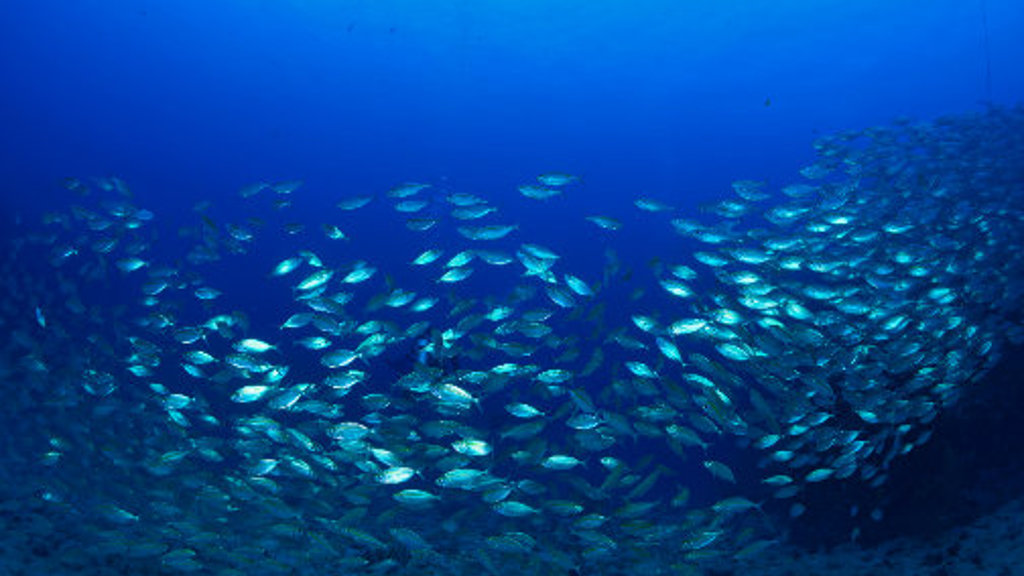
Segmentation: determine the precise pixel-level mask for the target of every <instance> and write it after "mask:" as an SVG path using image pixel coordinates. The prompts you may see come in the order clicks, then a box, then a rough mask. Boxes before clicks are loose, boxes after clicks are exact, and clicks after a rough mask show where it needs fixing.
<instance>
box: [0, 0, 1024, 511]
mask: <svg viewBox="0 0 1024 576" xmlns="http://www.w3.org/2000/svg"><path fill="white" fill-rule="evenodd" d="M1021 30H1024V4H1021V3H1020V2H1015V1H1012V0H987V1H986V0H982V1H969V2H958V1H953V0H940V1H924V0H913V1H911V0H907V1H895V2H892V1H890V2H881V1H876V0H871V1H863V2H849V1H845V2H841V1H835V0H823V1H818V2H797V1H774V2H768V1H761V0H756V1H746V2H741V1H735V0H732V1H691V2H667V1H664V0H662V1H655V0H637V1H634V2H629V3H624V2H601V1H595V0H591V1H578V0H567V1H562V2H546V1H541V0H521V1H515V2H513V1H496V0H495V1H469V0H464V1H463V0H459V1H452V2H435V3H427V2H422V1H413V0H388V1H372V2H371V1H341V2H328V1H313V0H306V1H299V0H293V1H287V2H285V1H281V2H271V1H261V2H251V1H249V2H243V1H223V2H216V3H211V2H198V1H195V0H187V1H178V2H174V3H161V2H155V1H137V2H101V1H96V0H82V1H78V2H61V1H57V0H40V1H34V2H30V3H13V2H7V3H4V4H3V5H0V81H2V83H3V86H4V88H3V89H2V90H0V176H2V178H3V184H2V190H3V191H2V192H0V218H2V223H3V225H4V227H5V230H4V231H3V232H0V234H2V235H4V236H14V235H16V234H17V232H15V231H14V230H16V228H15V227H13V226H9V225H10V224H12V223H14V222H19V223H22V224H23V223H24V222H25V221H28V220H32V221H35V220H36V219H37V218H38V213H39V212H42V211H46V210H49V209H63V208H64V207H65V206H66V204H67V203H68V202H69V201H68V192H67V191H66V190H65V189H64V188H63V187H62V182H63V181H64V179H65V178H83V179H87V178H90V177H105V176H117V177H118V178H121V179H122V180H123V181H124V182H126V183H127V185H128V186H129V187H130V188H131V189H132V190H133V193H134V200H135V201H136V202H137V203H138V204H139V205H141V206H144V207H145V208H147V209H150V210H152V211H153V212H154V213H155V214H156V215H157V221H158V222H160V225H159V229H160V236H161V238H160V242H154V243H153V245H152V251H151V252H150V253H149V256H150V257H152V258H153V259H154V260H163V261H166V262H175V261H180V259H181V258H182V257H183V256H184V255H185V254H186V252H187V250H188V248H189V247H190V246H191V240H184V239H179V240H175V232H176V231H177V229H178V228H179V227H184V226H194V225H196V223H197V221H198V219H197V216H196V212H195V210H194V207H195V205H196V204H197V203H199V202H203V201H209V202H211V203H212V207H211V208H210V209H209V211H208V213H209V215H210V218H211V219H212V220H213V221H214V222H216V224H217V225H218V226H223V224H224V223H226V222H234V223H239V222H241V221H245V219H246V218H248V217H249V216H251V215H252V214H254V213H255V214H258V216H259V218H260V223H258V224H253V227H254V228H255V229H257V230H258V231H259V230H275V233H276V231H277V230H279V229H280V228H281V227H282V226H284V225H287V224H288V223H292V222H300V223H305V224H306V225H307V226H308V230H307V231H306V232H305V233H304V234H305V236H302V237H300V238H299V239H297V240H294V241H288V242H280V243H277V244H275V243H273V242H270V243H261V244H259V247H258V248H257V249H254V251H253V253H251V254H247V255H244V256H240V257H237V258H226V259H225V260H224V261H223V262H218V263H217V264H216V265H215V266H207V267H205V268H202V277H203V280H204V281H205V282H207V283H208V284H209V285H211V286H215V287H217V288H218V289H220V290H223V291H224V292H225V293H228V294H229V296H228V297H226V298H229V300H228V302H229V304H226V305H227V306H230V307H234V308H237V309H241V310H245V311H247V313H248V314H249V316H250V318H251V320H252V325H253V326H258V327H260V329H261V330H264V333H273V331H274V330H276V326H277V325H279V324H280V322H281V321H282V319H283V317H284V315H285V314H286V313H287V311H288V310H290V309H289V308H288V305H289V304H290V299H291V296H292V294H291V292H290V288H289V286H290V285H291V284H292V282H291V280H289V281H288V282H285V283H277V284H273V283H269V282H268V281H267V279H266V274H267V272H268V271H269V266H268V264H272V263H275V262H277V261H280V260H281V259H283V258H285V257H288V256H290V255H292V254H293V253H294V252H295V249H296V247H297V246H298V247H302V248H310V249H313V250H315V251H317V252H318V253H321V254H326V255H333V254H337V259H339V260H345V261H351V260H353V259H357V258H365V259H367V260H371V261H373V262H378V261H379V262H399V263H404V262H407V261H408V260H409V258H410V256H411V255H414V254H415V253H417V252H418V251H419V249H420V248H421V247H422V245H423V244H424V238H426V240H427V242H428V243H433V244H434V245H447V244H451V243H453V242H454V240H455V239H456V238H457V237H456V236H455V235H454V233H453V231H452V230H440V231H431V232H428V233H427V234H425V235H421V234H417V233H413V232H410V231H407V230H405V228H404V226H401V225H400V220H399V219H397V218H396V216H395V214H394V211H393V210H392V209H391V206H390V204H391V202H390V200H388V201H387V202H385V198H384V192H385V191H387V190H388V189H390V188H392V187H393V186H395V185H397V184H399V183H401V182H406V181H420V182H427V183H430V184H432V185H433V186H435V187H436V189H438V190H439V191H441V192H443V193H447V192H465V193H471V194H477V195H480V196H482V197H486V198H487V199H488V200H490V201H491V202H492V203H493V204H494V205H496V206H498V207H500V212H499V213H498V220H499V221H500V222H502V223H514V224H517V225H518V226H519V230H518V231H517V234H519V235H521V237H522V238H525V239H528V241H533V242H537V243H539V244H543V245H546V246H552V247H555V248H556V249H557V250H558V251H559V253H560V254H562V256H563V258H564V260H563V262H564V263H565V265H566V266H567V268H566V269H567V270H573V271H579V273H580V274H581V275H583V276H584V277H585V278H586V279H587V280H589V281H592V282H596V281H597V280H599V279H600V278H601V275H602V273H603V272H602V271H603V270H604V269H605V266H606V265H607V256H606V249H614V250H615V252H616V254H617V255H618V256H617V258H619V259H620V260H621V261H622V262H623V268H624V270H625V277H627V278H628V276H629V274H636V275H637V276H639V275H646V276H645V277H649V276H650V272H649V271H648V268H649V267H652V266H654V267H657V266H658V265H659V264H660V263H661V262H669V261H672V259H673V258H678V257H679V256H680V255H683V254H688V253H689V252H691V251H692V250H693V249H694V243H692V242H690V241H687V240H682V239H680V237H679V236H678V235H677V234H675V233H673V231H672V228H671V226H669V225H667V223H663V225H660V226H657V227H655V226H650V225H649V223H650V222H651V221H652V220H651V218H652V216H651V215H650V214H646V213H640V212H638V211H637V210H636V208H635V207H634V206H633V201H634V199H635V198H637V197H638V196H649V197H651V198H654V199H657V200H659V201H662V202H664V203H666V204H669V205H671V206H672V207H673V208H675V209H676V211H677V212H678V213H682V214H698V213H699V210H700V206H702V205H703V204H705V203H708V202H711V201H715V200H719V199H721V198H723V197H724V196H726V195H727V194H729V191H730V183H731V182H733V181H735V180H739V179H754V180H764V181H767V182H768V185H769V187H771V188H777V187H779V186H782V185H785V184H787V183H790V182H792V181H794V179H795V174H796V172H797V170H799V169H800V168H801V167H803V166H805V165H807V164H808V163H810V162H811V161H812V160H814V149H813V147H812V144H813V142H814V141H815V140H816V139H817V138H818V137H820V136H824V135H827V134H832V133H835V132H837V131H843V130H863V129H866V128H869V127H871V126H875V125H881V124H887V123H890V122H892V121H893V120H894V119H898V118H903V117H907V118H912V119H915V120H928V119H932V118H935V117H938V116H942V115H946V114H962V113H970V112H977V111H982V110H985V109H987V108H988V107H989V106H992V105H995V106H1013V105H1015V104H1018V103H1020V102H1021V101H1022V100H1024V75H1022V74H1020V73H1019V72H1018V71H1019V69H1021V65H1022V62H1024V34H1021V33H1020V31H1021ZM551 171H559V172H566V173H569V174H573V175H577V176H579V177H580V179H581V181H580V182H579V183H575V184H572V185H570V186H568V187H567V188H566V193H565V195H564V196H563V197H559V198H555V199H553V200H551V201H547V202H535V201H529V200H525V199H523V198H522V197H521V195H520V194H519V192H518V191H517V187H518V186H520V185H523V184H530V183H532V182H533V181H534V179H535V177H536V176H537V175H538V174H541V173H545V172H551ZM292 179H297V180H301V181H303V185H302V187H301V188H300V189H299V190H298V191H297V192H296V193H295V195H294V200H295V202H294V206H293V207H291V208H289V209H288V210H287V211H277V210H274V209H273V208H272V207H271V206H270V199H269V198H267V197H266V196H269V195H268V194H264V195H263V196H261V197H259V198H257V199H255V200H253V203H257V204H255V208H254V204H253V203H245V202H242V201H241V200H240V199H239V198H238V191H239V189H241V188H242V187H243V186H246V185H249V184H252V183H253V182H257V181H268V182H278V181H283V180H292ZM360 194H374V195H376V196H377V200H375V202H374V203H373V204H371V205H370V206H368V207H367V208H365V209H363V210H361V211H360V212H359V217H358V218H355V219H353V218H350V217H348V216H346V215H344V214H342V213H341V212H340V211H337V210H336V209H335V208H334V207H333V206H334V204H335V203H336V202H337V201H338V200H341V199H342V198H347V197H352V196H356V195H360ZM258 203H262V204H258ZM444 209H445V208H444V207H442V206H432V207H430V208H428V209H427V212H428V213H430V212H431V211H436V212H440V211H441V210H444ZM582 214H603V215H608V216H613V217H616V218H618V219H620V220H621V221H622V222H623V224H624V227H623V230H622V231H621V232H620V233H617V234H615V235H614V237H613V238H612V237H611V236H609V235H608V234H597V233H596V232H595V230H596V229H595V228H594V226H593V225H592V224H590V223H588V222H586V221H585V220H583V219H582V218H581V217H580V216H581V215H582ZM654 217H655V218H660V217H659V216H658V215H655V216H654ZM664 220H666V221H667V218H664ZM325 223H335V224H338V225H340V226H342V228H343V229H344V230H345V232H346V233H347V234H348V235H349V236H351V238H352V240H351V241H348V242H346V243H344V244H342V246H344V248H338V247H337V246H338V245H337V244H335V243H332V242H331V241H329V240H326V239H324V238H323V235H322V233H321V232H320V229H319V228H320V225H321V224H325ZM258 233H259V232H258ZM259 234H262V233H259ZM267 236H270V234H269V233H267ZM448 256H450V254H446V256H445V257H446V258H447V257H448ZM387 272H388V273H389V274H391V276H390V277H389V279H390V280H393V281H394V282H395V283H396V284H397V285H400V286H403V287H407V288H412V289H418V290H421V291H426V290H431V289H432V286H431V285H430V284H429V283H427V284H423V283H422V280H417V276H416V275H415V274H414V273H413V272H412V271H410V270H409V269H408V267H401V266H395V267H393V268H392V269H390V270H388V271H387ZM490 273H491V272H488V271H487V270H480V271H479V274H480V275H481V277H482V278H478V279H477V280H478V281H479V282H480V284H479V285H480V286H485V287H486V286H492V287H493V289H494V291H495V292H498V291H499V290H500V289H503V288H507V286H504V285H502V284H501V282H503V281H504V280H503V279H502V277H500V276H499V275H498V273H496V272H495V273H494V276H493V278H491V277H489V276H487V274H490ZM132 282H135V280H128V281H127V285H126V286H121V287H120V288H118V289H119V290H123V292H108V293H106V294H103V295H95V294H94V296H96V297H98V298H100V299H101V300H102V299H103V298H105V300H104V302H105V303H106V304H109V305H110V306H114V305H117V304H118V303H119V302H120V298H121V297H122V296H124V295H126V294H136V293H137V283H136V284H132ZM138 282H141V280H138ZM417 282H421V283H420V284H417ZM488 283H490V284H488ZM713 285H714V281H711V283H709V284H708V285H707V286H704V285H702V284H700V283H698V284H696V287H697V288H698V289H700V288H702V287H707V288H713V287H714V286H713ZM604 289H605V292H604V293H603V294H602V298H603V299H604V300H603V301H604V302H605V304H606V305H607V308H608V310H607V319H608V324H609V325H611V326H623V325H629V323H630V314H631V312H632V309H631V307H630V306H629V305H628V304H629V303H630V302H631V301H633V299H634V298H644V300H643V302H644V305H645V306H646V308H647V309H659V308H664V307H667V306H668V305H670V303H671V297H670V296H667V295H665V294H662V293H658V294H651V293H648V294H646V295H644V296H635V295H632V294H631V293H630V290H631V285H629V284H628V283H626V284H624V285H623V284H615V283H612V284H609V285H607V286H605V287H604ZM195 306H197V307H198V306H199V305H198V304H196V305H195ZM200 309H201V308H200ZM558 326H559V327H563V328H564V329H566V330H567V331H568V332H567V333H572V332H571V330H572V329H574V328H577V327H580V326H582V323H580V324H572V323H571V322H567V323H565V324H558ZM573 335H574V336H575V337H579V338H581V339H589V340H590V341H591V342H593V341H596V340H597V339H598V338H599V336H601V335H599V334H594V333H590V332H581V333H578V334H573ZM398 354H399V355H401V352H399V353H398ZM608 355H609V357H608V360H607V362H608V363H609V364H613V363H621V362H622V361H623V360H625V359H628V358H629V355H628V354H626V353H623V352H614V351H609V352H608ZM296 358H302V359H304V360H303V361H305V360H308V361H309V362H316V356H315V355H309V356H308V358H306V357H304V356H296ZM539 358H540V360H539V361H540V362H547V361H550V360H552V358H548V357H544V356H543V355H541V356H539ZM584 360H585V359H584ZM307 368H308V367H304V366H303V365H302V364H301V362H297V363H296V366H295V367H294V369H295V370H296V374H297V375H302V374H305V373H306V372H304V370H306V369H307ZM317 368H318V366H316V365H315V364H314V365H313V368H312V369H310V370H308V373H310V374H315V373H316V369H317ZM584 385H585V386H587V387H588V390H590V391H591V392H592V393H595V394H596V393H598V392H599V391H600V387H601V386H602V385H603V382H600V381H598V380H597V379H595V380H592V381H588V382H587V383H585V384H584ZM384 390H385V388H380V389H379V391H384ZM366 391H374V389H372V388H371V389H368V390H366ZM220 408H222V409H223V410H225V411H227V412H228V413H230V411H231V410H234V409H236V408H237V407H233V406H231V405H229V404H227V403H226V402H225V406H222V407H220ZM490 408H492V409H494V410H496V411H499V410H500V408H496V407H494V406H491V407H490ZM545 408H547V409H554V408H555V406H550V407H545ZM488 413H490V412H488ZM467 418H468V419H469V421H470V422H472V423H474V424H475V425H480V426H485V427H486V426H488V425H489V426H493V427H495V428H500V427H503V426H505V425H508V424H509V423H510V422H496V421H493V420H492V421H484V420H482V419H480V418H482V417H480V418H476V417H475V416H468V417H467ZM729 449H730V447H728V446H726V447H719V450H722V451H725V452H717V453H714V454H712V456H715V457H719V455H722V456H721V458H722V459H723V460H725V459H726V458H725V455H726V454H728V452H727V451H728V450H729ZM614 450H628V448H626V447H623V446H621V445H620V446H617V447H616V448H615V449H614ZM613 453H614V451H613ZM651 455H652V457H654V458H661V459H665V460H666V461H667V460H668V459H670V458H671V457H672V455H671V452H669V451H667V450H666V449H665V448H664V447H663V446H662V447H660V448H657V449H655V452H652V454H651ZM730 462H732V460H730ZM678 466H679V468H678V469H677V471H683V472H685V473H686V475H687V476H689V475H690V468H687V467H692V472H693V476H694V479H693V480H692V483H691V486H692V487H693V488H694V490H695V492H696V495H695V496H696V498H697V500H698V502H699V503H701V504H702V505H703V504H708V503H709V502H713V501H714V500H715V499H717V498H720V497H723V496H726V495H728V494H725V493H718V492H716V490H717V489H716V488H715V487H714V483H713V482H712V481H710V480H709V479H708V478H706V477H704V476H700V477H698V475H701V474H704V473H703V472H702V471H700V466H699V462H698V461H696V460H694V461H690V462H688V463H680V464H678ZM735 469H736V471H737V473H738V474H740V475H742V476H743V477H752V475H753V474H754V473H755V472H754V471H753V462H743V461H739V462H736V464H735ZM597 471H598V470H593V469H592V470H590V471H589V472H583V473H581V474H582V475H584V476H586V475H587V474H588V473H589V474H596V472H597ZM499 472H500V470H499ZM593 477H595V478H598V480H597V481H598V482H599V480H600V479H599V476H596V475H595V476H593ZM739 489H740V491H741V492H743V493H748V492H747V491H748V490H750V491H755V490H756V489H757V486H756V483H753V484H750V483H745V481H743V480H741V483H740V487H739ZM701 490H709V491H710V493H704V494H701V493H700V491H701ZM750 493H753V492H750ZM663 496H669V497H670V496H671V494H670V493H666V494H665V495H663Z"/></svg>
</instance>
